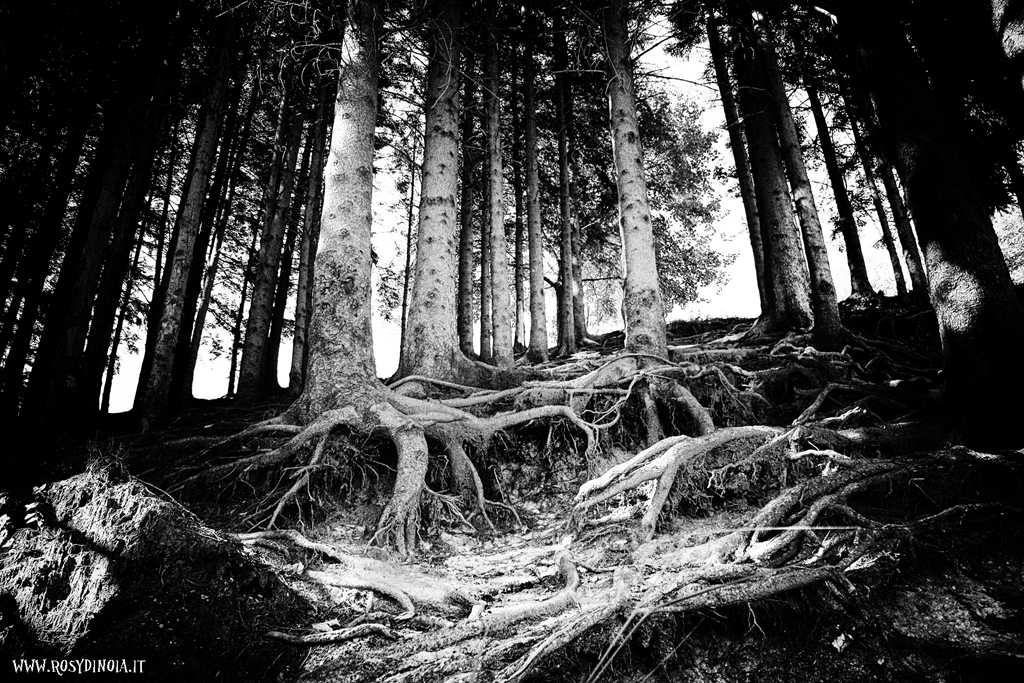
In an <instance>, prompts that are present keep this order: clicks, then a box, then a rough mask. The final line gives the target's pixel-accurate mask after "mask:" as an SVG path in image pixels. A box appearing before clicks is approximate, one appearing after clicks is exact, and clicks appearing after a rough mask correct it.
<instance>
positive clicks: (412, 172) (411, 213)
mask: <svg viewBox="0 0 1024 683" xmlns="http://www.w3.org/2000/svg"><path fill="white" fill-rule="evenodd" d="M424 135H426V132H424ZM412 137H413V144H412V150H411V152H410V154H409V198H408V200H406V201H407V204H406V214H405V215H406V222H405V270H404V272H403V276H402V318H401V321H400V322H401V333H400V334H399V336H398V341H399V343H400V344H401V349H400V350H399V354H398V367H402V366H403V364H404V363H405V345H406V337H407V333H408V326H409V293H410V291H411V290H412V267H413V261H412V254H413V236H414V235H415V231H414V230H413V220H414V219H415V218H416V207H415V206H414V205H413V202H415V201H416V153H417V147H418V145H417V144H416V141H417V140H418V137H417V136H416V135H415V134H414V135H413V136H412Z"/></svg>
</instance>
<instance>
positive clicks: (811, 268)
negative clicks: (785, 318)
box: [757, 19, 870, 350]
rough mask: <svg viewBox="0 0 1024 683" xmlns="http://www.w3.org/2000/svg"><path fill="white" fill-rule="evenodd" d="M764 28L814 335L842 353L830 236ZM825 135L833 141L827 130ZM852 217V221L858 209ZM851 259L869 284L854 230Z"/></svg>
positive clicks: (768, 70) (849, 248)
mask: <svg viewBox="0 0 1024 683" xmlns="http://www.w3.org/2000/svg"><path fill="white" fill-rule="evenodd" d="M758 29H759V31H760V34H761V35H760V37H761V48H762V51H761V52H760V53H759V54H758V56H757V58H760V59H763V60H764V62H763V63H764V74H765V77H766V85H767V86H768V94H769V96H770V98H771V100H772V102H773V103H774V105H775V107H774V108H775V121H776V125H777V126H778V131H779V142H780V145H781V149H782V160H783V162H784V163H785V165H786V174H787V175H788V176H789V185H790V188H791V189H792V192H793V199H794V202H795V204H796V213H797V217H798V219H799V221H800V230H801V232H802V233H803V238H804V255H805V256H806V258H807V270H808V275H809V276H810V285H811V307H812V310H813V311H814V327H813V329H812V330H811V334H812V336H813V338H814V343H815V345H816V346H818V347H819V348H821V349H823V350H836V349H839V348H842V345H843V340H844V336H845V335H844V333H843V323H842V321H841V320H840V319H839V305H838V300H837V296H836V287H835V284H834V283H833V281H832V269H831V268H830V266H829V262H828V251H827V250H826V249H825V236H824V234H822V231H821V221H820V219H819V218H818V209H817V207H816V206H815V204H814V192H813V190H812V189H811V181H810V178H808V177H807V167H806V165H805V164H804V155H803V151H802V150H801V148H800V136H799V134H798V133H797V129H796V122H795V121H794V120H793V111H792V109H791V108H790V105H789V95H788V94H787V93H786V86H785V84H784V83H783V82H782V75H781V74H780V73H779V63H778V57H777V56H776V54H775V38H774V36H773V35H772V29H771V26H770V25H769V24H768V22H767V21H766V20H764V19H762V20H761V21H759V22H758ZM825 137H828V132H827V131H826V133H825ZM823 144H824V143H823ZM833 158H834V155H833ZM842 188H843V186H842V184H840V190H839V191H841V192H845V190H843V189H842ZM847 204H849V201H847ZM850 216H851V218H852V208H851V214H850ZM854 227H855V226H854ZM852 252H856V253H855V254H854V253H852ZM847 257H848V258H849V259H850V264H851V265H850V272H851V273H853V275H852V276H851V277H853V278H854V279H856V278H857V277H859V276H858V273H860V272H861V270H863V274H864V282H866V281H867V269H866V267H865V266H864V256H863V254H861V253H860V240H859V238H856V230H854V240H853V241H852V242H850V241H848V242H847ZM858 257H859V258H858ZM855 264H859V266H857V265H855ZM855 287H856V285H855ZM869 291H870V288H869Z"/></svg>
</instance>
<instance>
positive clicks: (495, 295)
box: [485, 24, 515, 370]
mask: <svg viewBox="0 0 1024 683" xmlns="http://www.w3.org/2000/svg"><path fill="white" fill-rule="evenodd" d="M497 40H498V36H497V34H496V33H495V30H494V26H493V24H492V26H491V35H490V39H489V40H488V41H487V54H486V62H487V69H486V70H487V74H486V82H487V90H488V92H487V96H486V99H485V108H486V111H487V171H488V185H489V191H488V199H489V201H488V207H489V219H490V220H489V225H488V230H489V232H490V243H489V246H490V254H491V264H490V277H491V319H492V320H491V322H492V325H493V328H492V329H493V332H492V347H491V352H492V354H493V358H492V362H493V363H494V365H496V366H498V368H500V369H502V370H511V369H512V368H513V367H514V366H515V360H514V358H513V356H512V346H513V341H512V339H513V337H512V302H511V294H512V292H511V290H510V288H509V281H508V256H507V251H508V248H507V241H506V238H505V176H504V172H503V162H502V149H501V96H500V87H501V67H500V60H499V56H498V46H497Z"/></svg>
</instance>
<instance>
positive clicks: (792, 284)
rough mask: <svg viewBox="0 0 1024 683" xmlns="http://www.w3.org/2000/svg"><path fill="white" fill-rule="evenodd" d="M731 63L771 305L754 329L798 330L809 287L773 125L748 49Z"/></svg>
mask: <svg viewBox="0 0 1024 683" xmlns="http://www.w3.org/2000/svg"><path fill="white" fill-rule="evenodd" d="M734 63H735V65H736V77H737V81H738V83H739V91H740V113H741V114H742V115H743V129H744V132H745V133H746V138H747V144H748V146H749V152H750V170H751V173H752V174H753V176H754V187H755V189H756V191H757V214H758V216H759V218H760V223H761V243H762V244H763V245H764V248H765V254H764V261H765V275H766V283H767V285H768V286H767V288H766V294H767V298H768V299H769V301H770V303H771V309H770V311H769V312H768V314H767V315H766V316H764V317H762V319H761V320H760V321H759V323H758V325H757V327H758V328H760V329H762V330H763V331H788V330H797V329H801V328H804V327H807V326H808V325H809V324H810V322H811V306H810V286H809V282H808V276H807V262H806V260H805V258H804V253H803V249H802V248H801V240H800V235H799V232H798V227H797V221H796V217H795V216H794V215H793V201H792V196H791V195H790V192H789V187H788V186H787V184H786V171H785V168H784V166H783V162H782V150H781V148H780V147H779V138H778V134H777V127H776V125H775V122H774V120H773V117H772V113H771V105H770V103H769V102H768V96H767V93H766V91H765V84H764V79H763V77H761V76H760V74H759V69H760V67H759V65H758V64H757V62H755V61H754V59H753V58H752V57H751V53H750V52H749V51H747V50H745V49H744V48H743V47H741V46H739V47H737V50H736V53H735V61H734Z"/></svg>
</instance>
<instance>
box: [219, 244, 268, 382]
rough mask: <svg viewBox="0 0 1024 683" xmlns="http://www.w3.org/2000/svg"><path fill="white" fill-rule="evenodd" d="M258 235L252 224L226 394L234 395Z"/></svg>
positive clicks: (232, 342)
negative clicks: (246, 303)
mask: <svg viewBox="0 0 1024 683" xmlns="http://www.w3.org/2000/svg"><path fill="white" fill-rule="evenodd" d="M259 236H260V229H259V228H258V227H256V226H253V229H252V242H250V244H249V250H248V251H247V252H246V254H247V255H248V258H247V259H246V261H245V267H244V269H243V270H242V289H241V292H240V293H239V296H238V310H237V311H236V312H235V324H234V326H233V327H232V330H231V367H230V369H229V370H228V392H227V395H228V396H231V397H233V396H234V395H235V381H236V380H235V378H236V376H237V374H238V354H239V353H240V352H241V350H242V321H243V320H244V319H245V302H246V301H247V300H248V296H249V282H250V281H252V279H253V275H252V273H253V271H254V270H255V267H256V242H257V241H258V239H259Z"/></svg>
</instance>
